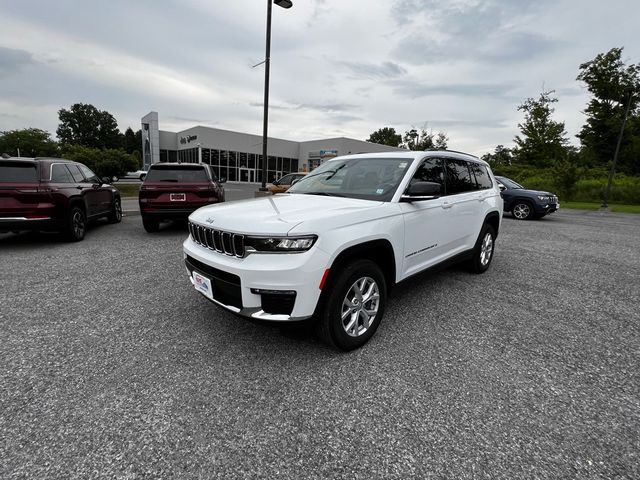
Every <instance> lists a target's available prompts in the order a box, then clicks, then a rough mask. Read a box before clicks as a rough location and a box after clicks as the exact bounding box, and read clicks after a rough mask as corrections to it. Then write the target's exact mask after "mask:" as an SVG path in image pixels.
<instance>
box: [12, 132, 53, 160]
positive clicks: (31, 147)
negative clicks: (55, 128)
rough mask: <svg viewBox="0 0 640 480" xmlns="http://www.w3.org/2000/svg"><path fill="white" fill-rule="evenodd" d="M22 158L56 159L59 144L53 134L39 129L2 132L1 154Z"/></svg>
mask: <svg viewBox="0 0 640 480" xmlns="http://www.w3.org/2000/svg"><path fill="white" fill-rule="evenodd" d="M3 153H8V154H9V155H11V156H14V157H16V156H18V153H19V154H20V156H21V157H56V156H57V155H58V144H57V143H56V142H55V141H54V140H52V139H51V134H50V133H49V132H47V131H45V130H40V129H39V128H24V129H22V130H9V131H6V132H0V154H3Z"/></svg>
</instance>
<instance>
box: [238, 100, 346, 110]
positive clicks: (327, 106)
mask: <svg viewBox="0 0 640 480" xmlns="http://www.w3.org/2000/svg"><path fill="white" fill-rule="evenodd" d="M249 105H250V106H251V107H259V108H263V106H264V103H262V102H252V103H250V104H249ZM356 108H357V105H351V104H348V103H291V104H290V105H283V104H271V103H270V104H269V109H273V110H315V111H318V112H322V113H338V112H350V111H352V110H354V109H356Z"/></svg>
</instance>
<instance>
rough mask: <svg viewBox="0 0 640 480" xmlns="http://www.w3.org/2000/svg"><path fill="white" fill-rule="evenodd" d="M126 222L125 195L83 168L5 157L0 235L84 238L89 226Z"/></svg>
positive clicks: (0, 163) (1, 161) (0, 175)
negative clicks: (27, 233) (95, 221)
mask: <svg viewBox="0 0 640 480" xmlns="http://www.w3.org/2000/svg"><path fill="white" fill-rule="evenodd" d="M100 217H107V218H108V219H109V221H110V222H112V223H117V222H119V221H120V220H122V206H121V202H120V192H118V190H117V189H116V188H114V187H112V186H111V185H109V183H108V182H107V181H104V180H102V179H100V178H99V177H98V176H97V175H96V174H95V173H93V172H92V171H91V170H89V169H88V168H87V167H86V166H85V165H83V164H81V163H76V162H71V161H69V160H63V159H60V158H28V159H25V158H0V233H6V232H19V231H23V230H42V231H59V232H63V233H64V234H65V235H66V236H67V238H68V239H69V240H72V241H78V240H82V239H83V238H84V234H85V231H86V228H87V221H88V220H93V219H96V218H100Z"/></svg>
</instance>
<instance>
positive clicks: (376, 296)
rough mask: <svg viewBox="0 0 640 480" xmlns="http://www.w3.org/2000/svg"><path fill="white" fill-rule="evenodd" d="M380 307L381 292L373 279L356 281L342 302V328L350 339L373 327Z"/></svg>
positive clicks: (365, 278) (367, 278)
mask: <svg viewBox="0 0 640 480" xmlns="http://www.w3.org/2000/svg"><path fill="white" fill-rule="evenodd" d="M379 307H380V290H379V288H378V284H377V283H376V281H375V280H374V279H373V278H371V277H362V278H360V279H358V280H356V281H355V282H354V283H353V285H351V288H349V290H347V294H346V295H345V297H344V300H343V302H342V309H341V313H340V319H341V323H342V328H344V331H345V332H346V333H347V335H349V336H350V337H359V336H360V335H363V334H364V333H365V332H366V331H367V330H368V329H369V327H370V326H371V324H372V323H373V321H374V320H375V318H376V315H377V314H378V309H379Z"/></svg>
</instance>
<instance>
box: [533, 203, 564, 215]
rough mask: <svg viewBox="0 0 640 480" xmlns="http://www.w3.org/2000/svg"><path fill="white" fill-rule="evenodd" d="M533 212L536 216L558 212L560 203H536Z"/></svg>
mask: <svg viewBox="0 0 640 480" xmlns="http://www.w3.org/2000/svg"><path fill="white" fill-rule="evenodd" d="M534 210H535V212H536V213H537V214H543V215H548V214H549V213H553V212H555V211H557V210H560V203H559V202H551V203H550V202H543V203H536V205H535V208H534Z"/></svg>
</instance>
